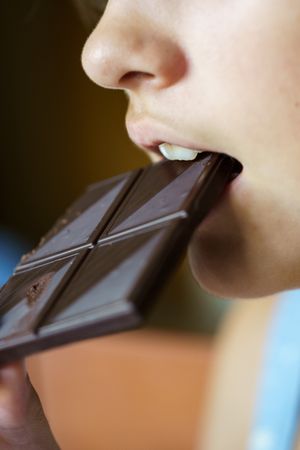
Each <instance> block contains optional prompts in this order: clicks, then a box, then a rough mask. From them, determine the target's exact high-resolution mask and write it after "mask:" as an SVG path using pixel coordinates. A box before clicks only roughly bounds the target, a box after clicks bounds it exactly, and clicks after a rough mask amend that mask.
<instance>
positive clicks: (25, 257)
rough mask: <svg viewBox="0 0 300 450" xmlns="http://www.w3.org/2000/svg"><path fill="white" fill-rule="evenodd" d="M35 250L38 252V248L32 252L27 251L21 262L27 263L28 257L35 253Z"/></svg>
mask: <svg viewBox="0 0 300 450" xmlns="http://www.w3.org/2000/svg"><path fill="white" fill-rule="evenodd" d="M35 252H36V250H35V249H33V250H31V251H30V252H28V253H25V255H23V256H22V258H21V261H20V262H21V264H25V263H26V262H27V261H28V259H29V258H30V257H31V256H33V255H34V254H35Z"/></svg>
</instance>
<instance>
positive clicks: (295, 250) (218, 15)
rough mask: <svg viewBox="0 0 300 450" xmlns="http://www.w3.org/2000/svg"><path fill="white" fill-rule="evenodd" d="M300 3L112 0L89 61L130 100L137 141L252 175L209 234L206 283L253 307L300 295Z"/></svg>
mask: <svg viewBox="0 0 300 450" xmlns="http://www.w3.org/2000/svg"><path fill="white" fill-rule="evenodd" d="M299 24H300V2H299V1H298V0H264V1H261V0H244V1H240V0H110V1H109V4H108V6H107V9H106V11H105V14H104V16H103V18H102V19H101V20H100V22H99V23H98V25H97V27H96V28H95V30H94V31H93V33H92V34H91V36H90V37H89V39H88V41H87V43H86V45H85V48H84V51H83V57H82V60H83V66H84V69H85V70H86V72H87V74H88V75H89V76H90V78H91V79H92V80H93V81H95V82H96V83H97V84H99V85H101V86H103V87H107V88H112V89H123V90H124V91H125V92H126V93H127V96H128V99H129V106H128V112H127V117H126V124H127V128H128V132H129V135H130V137H131V138H132V140H133V141H135V142H136V143H137V144H138V145H139V146H140V147H144V148H149V147H151V146H156V145H157V144H159V143H161V142H168V143H171V144H179V145H182V146H185V147H190V148H196V149H207V150H213V151H216V152H224V153H227V154H229V155H231V156H233V157H235V158H236V159H238V160H239V161H240V162H241V163H242V164H243V167H244V170H243V172H242V174H241V175H240V176H239V177H238V178H237V179H236V180H235V181H234V182H233V183H232V184H231V185H230V187H229V189H228V191H227V192H226V194H225V195H224V196H223V198H222V200H221V201H220V202H219V203H218V205H217V206H216V207H215V208H214V210H213V211H212V212H211V213H210V214H209V216H208V217H207V219H206V220H205V221H204V222H203V223H202V225H200V226H199V228H198V230H197V231H196V233H195V236H194V239H193V242H192V245H191V246H190V250H189V254H190V255H189V256H190V261H191V266H192V270H193V272H194V274H195V276H196V278H197V279H198V281H199V283H200V284H201V285H203V286H204V287H205V288H206V289H207V290H210V291H212V292H214V293H216V294H218V295H221V296H228V297H252V296H261V295H266V294H269V293H272V292H275V291H279V290H283V289H289V288H294V287H299V286H300V196H299V193H300V26H299Z"/></svg>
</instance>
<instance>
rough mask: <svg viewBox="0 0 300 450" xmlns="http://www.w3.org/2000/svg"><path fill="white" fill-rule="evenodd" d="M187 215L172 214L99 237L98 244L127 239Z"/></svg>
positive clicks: (184, 212)
mask: <svg viewBox="0 0 300 450" xmlns="http://www.w3.org/2000/svg"><path fill="white" fill-rule="evenodd" d="M188 217H189V215H188V213H187V212H186V211H179V212H177V213H174V214H169V215H168V216H165V217H160V218H159V219H155V220H152V221H151V222H147V223H143V224H142V225H138V226H136V227H132V228H129V229H127V230H124V231H120V232H119V233H114V234H111V235H109V236H105V237H103V238H102V237H100V238H99V240H98V244H102V243H107V242H109V241H114V240H117V239H120V238H122V237H127V236H128V235H130V234H132V233H138V232H139V231H147V230H148V229H150V228H154V227H156V226H160V225H164V224H165V223H167V222H171V221H172V220H178V219H188Z"/></svg>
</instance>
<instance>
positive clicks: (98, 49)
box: [82, 11, 187, 90]
mask: <svg viewBox="0 0 300 450" xmlns="http://www.w3.org/2000/svg"><path fill="white" fill-rule="evenodd" d="M160 28H162V27H159V26H158V25H157V24H155V23H151V19H149V17H148V18H147V21H146V20H145V19H143V18H142V15H138V14H137V13H136V12H135V14H130V13H128V11H127V13H126V14H123V15H118V14H117V13H116V12H114V11H107V13H105V14H104V16H103V18H102V19H101V20H100V22H99V23H98V25H97V27H96V28H95V30H94V31H93V32H92V34H91V35H90V37H89V38H88V40H87V42H86V44H85V46H84V49H83V52H82V65H83V68H84V70H85V72H86V73H87V75H88V76H89V77H90V78H91V79H92V80H93V81H94V82H95V83H96V84H98V85H100V86H103V87H105V88H110V89H129V90H130V89H131V90H139V89H141V88H145V87H148V88H152V89H163V88H166V87H170V86H171V85H172V84H174V83H176V82H177V81H178V80H179V79H180V78H181V77H182V76H183V75H184V73H185V72H186V70H187V62H186V58H185V55H184V52H183V51H182V50H181V48H180V47H179V45H178V44H177V43H176V41H175V40H174V36H168V35H167V33H166V32H165V31H163V30H162V29H160Z"/></svg>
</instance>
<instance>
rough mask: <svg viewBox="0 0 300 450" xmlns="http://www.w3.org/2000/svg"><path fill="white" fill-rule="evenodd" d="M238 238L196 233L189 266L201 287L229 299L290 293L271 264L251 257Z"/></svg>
mask: <svg viewBox="0 0 300 450" xmlns="http://www.w3.org/2000/svg"><path fill="white" fill-rule="evenodd" d="M249 253H250V255H251V252H249V249H247V246H246V245H245V243H244V242H243V239H241V238H239V237H238V235H237V234H234V233H232V234H231V235H228V234H227V235H223V236H222V235H220V234H216V235H214V234H210V233H208V232H206V233H205V232H204V233H201V232H200V233H196V235H195V236H194V238H193V240H192V243H191V245H190V247H189V252H188V256H189V263H190V267H191V270H192V273H193V276H194V278H195V279H196V281H197V282H198V283H199V285H200V286H201V287H202V288H203V289H204V290H206V291H207V292H210V293H212V294H214V295H216V296H218V297H221V298H227V299H242V298H244V299H245V298H247V299H250V298H259V297H265V296H268V295H271V294H275V293H278V292H280V291H283V290H286V289H290V288H291V286H290V285H289V284H288V283H283V279H282V273H280V274H278V270H276V268H275V267H274V266H273V265H272V262H268V261H266V260H265V261H264V260H261V259H256V258H255V257H253V255H252V257H251V256H249Z"/></svg>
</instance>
